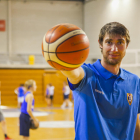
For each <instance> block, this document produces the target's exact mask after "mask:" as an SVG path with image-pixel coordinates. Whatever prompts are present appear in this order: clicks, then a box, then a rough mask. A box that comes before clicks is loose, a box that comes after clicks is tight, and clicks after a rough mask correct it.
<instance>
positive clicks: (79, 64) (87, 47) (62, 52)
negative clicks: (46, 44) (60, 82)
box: [44, 47, 89, 65]
mask: <svg viewBox="0 0 140 140" xmlns="http://www.w3.org/2000/svg"><path fill="white" fill-rule="evenodd" d="M88 48H89V47H87V48H85V49H82V50H79V51H83V50H86V49H88ZM79 51H73V52H79ZM44 52H46V51H44ZM73 52H57V53H73ZM46 53H50V52H46ZM51 53H56V52H51ZM57 53H56V56H57ZM57 59H59V57H57ZM59 60H60V61H62V62H64V63H67V64H70V65H80V64H81V63H79V64H72V63H68V62H65V61H63V60H61V59H59ZM50 61H52V60H50ZM53 62H55V61H53ZM55 63H56V62H55ZM58 64H59V63H58ZM52 65H53V64H52ZM59 65H60V64H59Z"/></svg>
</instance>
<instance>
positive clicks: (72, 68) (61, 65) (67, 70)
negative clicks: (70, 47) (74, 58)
mask: <svg viewBox="0 0 140 140" xmlns="http://www.w3.org/2000/svg"><path fill="white" fill-rule="evenodd" d="M49 61H52V60H49ZM52 62H55V61H52ZM55 63H57V62H55ZM57 64H59V63H57ZM68 64H69V63H68ZM59 65H60V64H59ZM72 65H77V64H72ZM60 66H63V65H60ZM63 67H66V66H63ZM66 68H69V67H66ZM71 69H74V68H71ZM57 70H59V69H57ZM65 71H69V70H65Z"/></svg>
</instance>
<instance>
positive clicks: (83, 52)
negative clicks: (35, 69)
mask: <svg viewBox="0 0 140 140" xmlns="http://www.w3.org/2000/svg"><path fill="white" fill-rule="evenodd" d="M42 54H43V56H44V58H45V60H46V62H48V63H49V65H51V66H52V67H53V68H55V69H57V70H67V71H69V70H73V69H76V68H78V67H80V66H81V65H82V64H83V63H84V61H85V60H86V59H87V57H88V54H89V40H88V37H87V35H86V34H85V32H84V31H83V30H82V29H80V28H79V27H77V26H75V25H73V24H69V23H63V24H58V25H56V26H54V27H52V28H51V29H50V30H49V31H48V32H47V33H46V34H45V35H44V38H43V41H42Z"/></svg>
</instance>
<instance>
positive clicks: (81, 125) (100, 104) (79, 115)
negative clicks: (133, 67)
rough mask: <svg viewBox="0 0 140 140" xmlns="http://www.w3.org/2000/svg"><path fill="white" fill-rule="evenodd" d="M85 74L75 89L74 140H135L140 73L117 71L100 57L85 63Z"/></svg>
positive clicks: (83, 66) (139, 109)
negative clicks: (112, 69) (107, 65)
mask: <svg viewBox="0 0 140 140" xmlns="http://www.w3.org/2000/svg"><path fill="white" fill-rule="evenodd" d="M82 68H83V70H84V72H85V76H84V78H83V79H82V81H81V82H80V84H79V85H78V87H77V88H76V89H75V88H74V85H72V84H71V83H70V82H69V86H70V88H71V89H72V90H73V96H74V120H75V140H133V136H134V131H135V124H136V118H137V113H140V108H139V103H140V98H139V94H140V91H139V88H140V82H139V81H140V80H139V77H138V76H136V75H134V74H132V73H130V72H128V71H126V70H124V69H122V68H120V74H119V75H118V76H117V75H114V74H112V73H111V72H109V71H108V70H106V69H105V68H104V67H103V66H102V65H101V63H100V60H97V61H96V62H95V63H94V64H83V65H82Z"/></svg>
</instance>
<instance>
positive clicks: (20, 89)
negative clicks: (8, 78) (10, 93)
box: [18, 87, 24, 97]
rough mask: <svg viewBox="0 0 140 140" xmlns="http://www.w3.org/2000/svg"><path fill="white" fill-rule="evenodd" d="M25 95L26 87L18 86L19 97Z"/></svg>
mask: <svg viewBox="0 0 140 140" xmlns="http://www.w3.org/2000/svg"><path fill="white" fill-rule="evenodd" d="M23 96H24V89H23V87H19V88H18V97H23Z"/></svg>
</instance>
